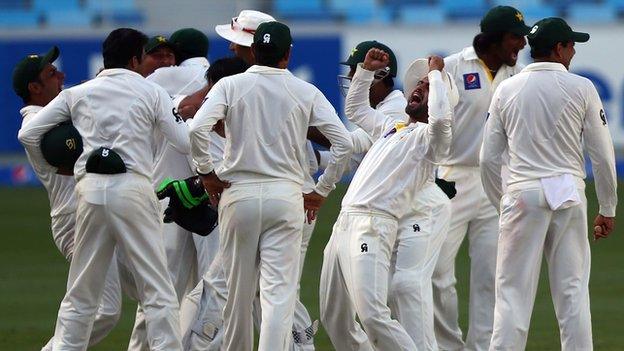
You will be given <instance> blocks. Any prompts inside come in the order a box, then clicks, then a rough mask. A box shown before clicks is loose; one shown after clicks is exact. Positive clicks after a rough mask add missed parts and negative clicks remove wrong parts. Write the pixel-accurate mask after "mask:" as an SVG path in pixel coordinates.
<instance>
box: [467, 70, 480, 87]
mask: <svg viewBox="0 0 624 351" xmlns="http://www.w3.org/2000/svg"><path fill="white" fill-rule="evenodd" d="M464 89H465V90H472V89H481V80H480V79H479V73H477V72H474V73H466V74H464Z"/></svg>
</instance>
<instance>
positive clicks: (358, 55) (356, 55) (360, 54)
mask: <svg viewBox="0 0 624 351" xmlns="http://www.w3.org/2000/svg"><path fill="white" fill-rule="evenodd" d="M372 48H375V49H380V50H383V51H385V52H386V53H388V56H390V75H391V76H393V77H396V75H397V59H396V56H395V55H394V52H393V51H392V50H391V49H390V48H389V47H388V46H386V45H385V44H382V43H380V42H378V41H376V40H368V41H363V42H361V43H359V44H358V45H357V46H356V47H354V48H353V49H351V54H349V57H348V58H347V60H346V61H343V62H340V64H342V65H347V66H356V65H357V64H358V63H360V62H364V58H365V57H366V53H368V50H370V49H372Z"/></svg>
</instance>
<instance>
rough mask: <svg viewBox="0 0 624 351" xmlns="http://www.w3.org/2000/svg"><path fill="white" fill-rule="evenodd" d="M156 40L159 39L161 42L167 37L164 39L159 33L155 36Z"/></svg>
mask: <svg viewBox="0 0 624 351" xmlns="http://www.w3.org/2000/svg"><path fill="white" fill-rule="evenodd" d="M156 40H158V41H159V42H161V43H162V42H165V41H167V39H165V37H163V36H161V35H159V36H157V37H156Z"/></svg>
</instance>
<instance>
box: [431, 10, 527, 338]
mask: <svg viewBox="0 0 624 351" xmlns="http://www.w3.org/2000/svg"><path fill="white" fill-rule="evenodd" d="M528 32H529V27H527V26H526V25H525V23H524V19H523V16H522V13H521V12H520V11H518V10H516V9H515V8H513V7H510V6H496V7H494V8H492V9H491V10H490V11H488V13H486V14H485V16H484V17H483V19H482V20H481V33H479V34H477V35H476V36H475V37H474V40H473V44H472V46H469V47H467V48H465V49H463V50H462V51H460V52H458V53H456V54H453V55H451V56H448V57H446V58H445V60H444V62H445V65H446V66H445V67H446V69H447V71H448V72H449V73H450V74H451V75H452V76H453V78H454V79H455V83H456V85H457V87H458V88H459V103H458V104H457V106H456V107H455V110H454V120H453V127H454V129H453V131H454V133H453V142H452V143H451V149H450V153H449V156H448V157H447V158H445V159H444V160H442V162H441V165H440V168H439V169H438V177H439V178H442V179H445V180H447V181H452V182H455V186H456V189H457V195H456V196H455V197H454V198H453V199H452V200H451V213H452V217H451V224H450V228H449V232H448V235H447V239H446V241H445V242H444V244H443V246H442V249H441V251H440V256H439V258H438V262H437V264H436V267H435V270H434V273H433V279H432V282H433V296H434V311H435V332H436V338H437V342H438V344H439V347H440V348H441V349H442V350H461V349H464V348H466V349H468V350H487V349H488V345H489V342H490V336H491V334H492V323H493V318H494V272H495V267H496V243H497V239H498V215H497V212H496V209H495V208H494V207H493V206H492V204H491V203H490V202H489V201H488V199H487V197H486V195H485V192H484V191H483V186H482V185H481V179H480V173H479V149H480V147H481V141H482V140H483V129H484V126H485V119H486V115H487V109H488V106H489V104H490V100H491V98H492V94H494V91H495V90H496V88H497V87H498V85H499V84H500V83H501V82H502V81H504V80H505V79H507V78H509V77H511V76H513V75H514V74H516V73H518V72H519V71H520V69H521V67H519V66H518V65H516V63H517V60H518V53H519V52H520V50H522V48H524V46H525V45H526V40H525V38H524V36H525V35H526V34H528ZM466 236H467V237H468V244H469V245H468V252H469V255H470V296H469V306H468V333H467V336H466V342H465V344H464V341H463V339H462V331H461V329H460V328H459V321H458V313H459V312H458V306H457V304H458V303H457V291H456V289H455V283H456V279H455V258H456V256H457V252H458V250H459V247H460V246H461V243H462V241H463V240H464V237H466Z"/></svg>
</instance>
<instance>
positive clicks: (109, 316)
mask: <svg viewBox="0 0 624 351" xmlns="http://www.w3.org/2000/svg"><path fill="white" fill-rule="evenodd" d="M59 54H60V52H59V49H58V48H57V47H53V48H52V49H51V50H50V51H49V52H47V53H46V54H45V55H28V56H27V57H26V58H24V59H23V60H21V61H20V62H19V63H18V64H17V65H16V67H15V70H14V71H13V88H14V90H15V92H16V94H18V95H19V96H20V97H21V98H22V99H23V101H24V104H25V105H26V106H24V107H23V108H22V109H21V110H20V113H21V114H22V117H23V121H22V126H24V125H26V123H28V122H29V121H30V120H31V119H32V118H33V117H34V116H35V115H36V114H37V112H39V111H41V109H42V108H43V107H44V106H45V105H47V104H48V103H49V102H50V101H52V99H54V98H55V97H56V96H57V95H58V94H59V93H60V92H61V89H62V86H63V81H64V79H65V75H64V74H63V72H61V71H59V70H57V69H56V67H55V66H54V65H53V62H54V61H55V60H56V59H57V58H58V56H59ZM61 128H63V130H61ZM56 130H57V131H58V132H56V133H57V134H55V130H53V131H51V132H50V133H48V134H47V135H46V138H48V139H56V140H50V141H49V143H50V144H49V145H44V146H43V148H42V149H43V150H42V152H43V155H44V158H46V160H45V161H44V159H41V158H37V157H36V156H34V155H32V154H31V152H30V151H29V149H28V148H27V149H26V156H27V157H28V160H29V162H30V164H31V166H32V167H33V170H34V171H35V174H36V175H37V178H38V179H39V181H41V183H42V184H43V186H44V188H45V189H46V191H47V193H48V198H49V200H50V219H51V229H52V237H53V239H54V243H55V244H56V246H57V248H58V249H59V251H60V252H61V254H62V255H63V256H64V257H65V258H66V259H67V260H68V261H70V262H71V259H72V256H73V253H74V232H75V229H76V196H75V192H74V189H75V187H76V180H75V179H74V177H73V174H74V172H73V165H74V163H75V161H76V159H77V158H78V156H79V155H80V153H82V138H81V137H80V134H78V132H77V131H76V130H75V128H73V126H71V125H64V126H59V128H58V129H56ZM57 143H58V144H57ZM44 144H46V142H44ZM52 144H56V145H62V146H64V149H63V150H58V149H57V148H52V146H53V145H52ZM46 146H47V147H50V148H51V149H53V150H52V151H47V150H45V148H46ZM46 151H47V152H46ZM59 152H60V154H59ZM48 155H49V156H48ZM50 162H52V163H50ZM52 164H54V166H53V165H52ZM117 269H118V267H117V260H116V259H114V260H112V261H111V265H110V267H109V269H108V271H107V272H106V278H105V283H104V293H103V294H102V299H101V301H100V304H99V306H98V310H97V313H96V315H95V320H94V322H93V328H92V330H91V335H90V337H89V346H91V345H95V344H97V343H98V342H99V341H101V340H102V339H103V338H104V337H105V336H106V335H108V333H109V332H110V331H111V330H112V329H113V327H114V326H115V325H116V324H117V321H118V320H119V317H120V315H121V286H120V282H119V275H118V272H117ZM53 342H54V339H53V338H52V339H50V341H49V342H48V343H47V344H46V345H45V346H44V347H43V348H42V350H44V351H49V350H52V346H53Z"/></svg>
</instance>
